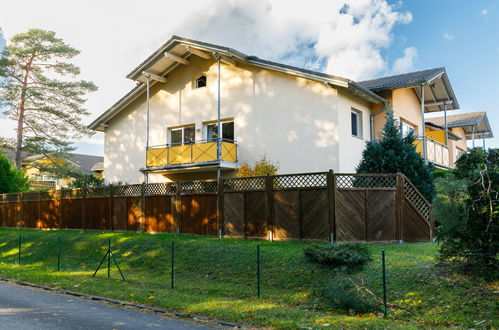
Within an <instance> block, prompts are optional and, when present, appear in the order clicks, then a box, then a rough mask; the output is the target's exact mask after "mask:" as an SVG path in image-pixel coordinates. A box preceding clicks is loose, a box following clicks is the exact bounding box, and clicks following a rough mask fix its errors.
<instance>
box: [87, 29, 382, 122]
mask: <svg viewBox="0 0 499 330" xmlns="http://www.w3.org/2000/svg"><path fill="white" fill-rule="evenodd" d="M189 47H190V48H189ZM189 49H194V50H197V51H199V50H201V51H204V52H206V53H207V54H210V55H211V54H216V55H217V56H222V58H224V59H226V60H228V61H237V62H242V63H247V64H250V65H254V66H258V67H261V68H265V69H269V70H274V71H279V72H282V73H286V74H290V75H295V76H299V77H302V78H305V79H310V80H315V81H319V82H323V83H325V84H327V85H330V86H333V87H339V88H344V89H346V90H347V91H348V92H350V93H352V94H355V95H357V96H359V97H361V98H363V99H365V100H367V101H368V102H373V103H384V102H385V100H384V99H383V98H382V97H381V96H379V95H377V94H376V93H374V92H372V91H371V90H369V89H368V88H365V87H363V86H362V85H359V84H358V83H356V82H354V81H352V80H349V79H346V78H342V77H338V76H334V75H330V74H326V73H322V72H317V71H311V70H307V69H303V68H298V67H295V66H291V65H286V64H282V63H277V62H272V61H267V60H263V59H260V58H258V57H256V56H249V55H247V54H244V53H242V52H240V51H237V50H235V49H232V48H229V47H225V46H220V45H215V44H210V43H206V42H202V41H197V40H192V39H186V38H181V37H179V36H172V38H171V39H170V40H168V41H167V42H166V43H165V44H163V45H162V46H161V47H159V48H158V49H157V50H156V51H155V52H154V53H153V54H151V55H150V56H149V57H148V58H147V59H146V60H145V61H143V62H142V63H141V64H139V65H138V66H137V67H136V68H135V69H133V70H132V71H131V72H130V73H129V74H128V75H127V76H126V77H127V78H129V79H132V80H135V81H138V82H139V84H138V85H137V86H135V87H134V88H133V89H132V90H131V91H130V92H128V93H127V94H126V95H125V96H124V97H122V98H121V99H120V100H118V102H116V103H115V104H114V105H112V106H111V107H110V108H109V109H108V110H106V111H105V112H104V113H102V114H101V115H100V116H99V117H98V118H96V119H95V120H94V121H93V122H92V123H91V124H90V125H89V128H90V129H93V130H103V128H104V127H105V124H106V122H108V121H109V120H110V119H111V118H113V117H114V116H115V115H116V114H118V113H119V112H120V111H121V110H122V109H123V108H124V107H125V106H126V105H128V104H129V103H130V102H132V101H133V100H134V99H135V98H137V97H138V96H139V95H141V94H142V93H144V91H145V84H144V82H145V78H144V76H143V72H144V71H147V72H149V73H152V74H155V75H158V76H162V77H165V75H167V74H168V73H169V72H171V71H173V70H174V69H175V68H176V67H178V65H179V64H178V63H177V62H176V61H174V60H173V59H171V58H168V57H167V56H165V53H169V54H173V55H174V56H175V57H177V58H182V59H188V58H189V57H190V56H192V52H191V51H190V50H189ZM154 83H155V82H153V83H152V84H154Z"/></svg>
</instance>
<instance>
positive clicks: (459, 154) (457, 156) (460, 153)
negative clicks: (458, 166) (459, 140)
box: [456, 148, 464, 160]
mask: <svg viewBox="0 0 499 330" xmlns="http://www.w3.org/2000/svg"><path fill="white" fill-rule="evenodd" d="M463 154H464V151H463V150H462V149H459V148H456V160H458V159H459V157H461V156H462V155H463Z"/></svg>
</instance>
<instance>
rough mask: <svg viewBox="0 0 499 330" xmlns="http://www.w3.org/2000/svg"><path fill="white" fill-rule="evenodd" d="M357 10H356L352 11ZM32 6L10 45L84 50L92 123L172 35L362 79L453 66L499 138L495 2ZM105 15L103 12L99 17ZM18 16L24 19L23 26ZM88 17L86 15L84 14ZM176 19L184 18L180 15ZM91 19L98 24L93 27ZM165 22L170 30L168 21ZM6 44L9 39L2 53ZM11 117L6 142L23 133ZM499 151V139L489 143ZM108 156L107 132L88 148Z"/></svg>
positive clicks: (467, 108) (25, 6)
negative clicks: (47, 43)
mask: <svg viewBox="0 0 499 330" xmlns="http://www.w3.org/2000/svg"><path fill="white" fill-rule="evenodd" d="M345 3H348V6H345ZM149 4H150V6H151V7H154V8H156V10H154V11H149V12H147V15H145V14H144V15H137V12H142V11H143V6H142V5H141V4H140V2H136V1H132V0H108V1H104V2H103V1H100V0H87V1H85V2H83V1H81V2H74V3H72V6H70V7H69V6H67V2H66V0H51V1H50V2H42V1H38V0H24V1H17V2H12V3H10V4H9V10H3V11H0V28H1V29H2V30H3V34H4V36H5V38H6V39H9V38H11V37H12V36H13V35H14V34H16V33H20V32H24V31H26V30H28V29H29V28H32V27H37V28H43V29H48V30H53V31H56V32H57V34H58V36H59V37H61V38H63V39H64V40H65V41H66V42H68V43H69V44H70V45H72V46H73V47H75V48H77V49H79V50H81V54H80V55H79V56H78V57H77V58H75V62H76V64H77V65H79V66H80V67H81V71H82V76H81V78H83V79H87V80H91V81H94V82H95V83H96V84H97V85H98V86H99V90H98V91H97V92H95V93H93V94H91V95H90V96H89V98H88V102H87V107H88V109H89V111H90V112H91V115H90V116H89V117H88V118H86V119H85V121H86V122H87V123H89V122H91V121H92V120H93V119H94V118H95V117H97V116H98V115H99V114H100V113H102V112H103V111H105V110H106V109H107V108H108V107H109V106H110V105H112V104H113V103H114V102H115V101H116V100H118V99H119V98H120V97H121V96H123V95H124V94H125V93H126V92H127V91H128V90H129V89H131V88H132V87H133V86H134V82H133V81H130V80H127V79H125V78H124V76H125V75H126V74H127V73H128V72H129V71H130V70H131V69H133V68H134V67H135V66H136V65H137V64H138V63H140V62H142V61H143V60H144V59H145V58H146V57H147V56H148V55H149V54H150V53H151V52H153V51H154V50H156V49H157V48H158V47H159V46H160V45H161V44H162V43H164V42H165V41H166V40H167V39H168V38H170V37H171V35H172V34H176V35H180V36H183V37H188V38H193V39H198V40H203V41H207V42H213V43H218V44H221V45H226V46H229V47H233V48H235V49H238V50H241V51H243V52H246V53H248V54H253V55H257V56H259V57H261V58H266V59H270V60H275V61H280V62H284V63H288V64H292V65H298V66H302V67H306V68H309V69H314V70H323V71H325V72H328V73H332V74H336V75H339V76H344V77H347V78H350V79H353V80H363V79H368V78H373V77H379V76H384V75H390V74H395V73H403V72H408V71H415V70H422V69H429V68H434V67H441V66H444V67H445V68H446V69H447V73H448V75H449V78H450V81H451V83H452V86H453V88H454V91H455V93H456V96H457V98H458V101H459V104H460V106H461V109H462V110H458V111H453V112H452V113H461V112H474V111H487V113H488V117H489V120H490V122H491V125H492V130H493V131H494V132H495V134H496V136H498V137H499V110H498V109H497V107H498V106H497V105H496V103H495V102H494V100H495V97H496V95H498V94H499V80H498V79H496V77H498V76H499V2H498V1H492V0H481V1H465V0H431V1H430V0H428V1H421V0H405V1H393V0H307V1H283V0H193V1H188V2H167V1H163V0H150V1H149ZM95 8H99V9H98V10H95ZM13 12H22V13H23V18H22V19H19V17H17V16H16V15H12V13H13ZM75 12H78V13H79V14H78V15H75V14H74V13H75ZM168 13H175V14H174V15H170V14H168ZM88 17H92V18H93V19H92V21H91V24H89V20H88ZM158 22H161V23H158ZM1 44H2V39H1V38H0V46H1ZM14 134H15V131H14V123H13V122H12V121H9V120H7V119H6V118H1V116H0V135H3V136H14ZM487 145H488V146H493V147H499V138H495V139H491V140H489V141H487ZM77 146H78V150H77V151H78V152H81V153H89V154H96V155H102V154H103V135H102V133H97V134H95V135H94V136H93V137H92V138H89V139H87V140H85V141H82V142H78V143H77Z"/></svg>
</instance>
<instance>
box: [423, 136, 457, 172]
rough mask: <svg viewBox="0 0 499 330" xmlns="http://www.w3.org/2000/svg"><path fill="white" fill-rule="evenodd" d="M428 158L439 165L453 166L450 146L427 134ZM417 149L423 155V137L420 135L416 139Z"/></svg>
mask: <svg viewBox="0 0 499 330" xmlns="http://www.w3.org/2000/svg"><path fill="white" fill-rule="evenodd" d="M425 140H426V159H427V160H429V161H430V162H433V163H435V164H437V165H443V166H445V167H452V165H451V164H450V162H449V148H447V146H446V145H445V144H444V143H441V142H439V141H437V140H435V139H433V138H432V137H429V136H426V137H425ZM414 145H415V146H416V151H417V152H418V153H420V154H421V155H423V145H424V142H423V138H422V137H418V138H416V140H415V141H414Z"/></svg>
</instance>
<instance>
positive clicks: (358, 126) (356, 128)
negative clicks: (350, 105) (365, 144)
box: [350, 109, 362, 139]
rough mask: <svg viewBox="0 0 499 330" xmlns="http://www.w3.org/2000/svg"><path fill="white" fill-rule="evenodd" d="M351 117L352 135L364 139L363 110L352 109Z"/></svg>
mask: <svg viewBox="0 0 499 330" xmlns="http://www.w3.org/2000/svg"><path fill="white" fill-rule="evenodd" d="M350 118H351V123H352V136H355V137H358V138H361V139H362V112H360V111H358V110H355V109H352V112H351V114H350Z"/></svg>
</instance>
